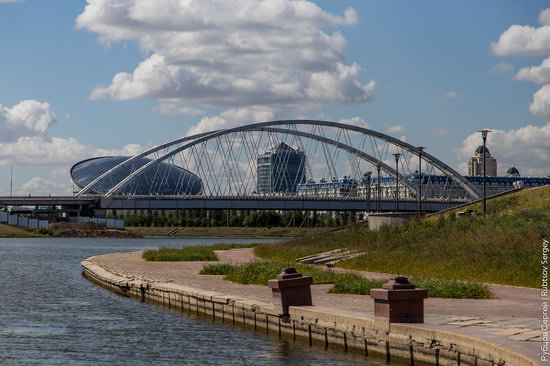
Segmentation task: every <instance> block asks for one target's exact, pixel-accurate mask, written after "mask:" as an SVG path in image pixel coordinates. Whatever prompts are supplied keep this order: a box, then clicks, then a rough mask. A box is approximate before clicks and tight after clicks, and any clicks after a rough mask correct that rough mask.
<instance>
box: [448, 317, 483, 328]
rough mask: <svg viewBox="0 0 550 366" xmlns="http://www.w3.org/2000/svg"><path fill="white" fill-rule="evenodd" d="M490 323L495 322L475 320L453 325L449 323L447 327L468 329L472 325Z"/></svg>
mask: <svg viewBox="0 0 550 366" xmlns="http://www.w3.org/2000/svg"><path fill="white" fill-rule="evenodd" d="M490 323H493V322H492V321H490V320H482V319H474V320H467V321H458V322H451V323H447V325H458V326H461V327H468V326H470V325H479V324H490Z"/></svg>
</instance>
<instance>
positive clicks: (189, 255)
mask: <svg viewBox="0 0 550 366" xmlns="http://www.w3.org/2000/svg"><path fill="white" fill-rule="evenodd" d="M254 246H256V244H215V245H210V246H196V247H183V248H166V247H162V248H158V249H149V250H146V251H144V252H143V259H145V260H146V261H161V262H174V261H185V262H193V261H217V260H218V256H217V255H216V253H214V251H215V250H228V249H236V248H252V247H254Z"/></svg>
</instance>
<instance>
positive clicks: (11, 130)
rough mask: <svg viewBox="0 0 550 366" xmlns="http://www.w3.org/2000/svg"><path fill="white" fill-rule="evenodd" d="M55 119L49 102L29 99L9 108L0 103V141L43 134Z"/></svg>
mask: <svg viewBox="0 0 550 366" xmlns="http://www.w3.org/2000/svg"><path fill="white" fill-rule="evenodd" d="M56 121H57V117H56V115H55V113H54V112H53V111H52V109H51V107H50V104H49V103H45V102H39V101H36V100H32V99H31V100H24V101H22V102H19V103H18V104H16V105H15V106H13V107H11V108H9V107H4V106H2V105H1V104H0V129H1V130H2V134H0V142H1V141H10V140H13V139H14V138H18V137H21V136H43V135H44V134H45V133H46V131H47V130H48V128H49V127H50V126H51V125H52V124H53V123H55V122H56Z"/></svg>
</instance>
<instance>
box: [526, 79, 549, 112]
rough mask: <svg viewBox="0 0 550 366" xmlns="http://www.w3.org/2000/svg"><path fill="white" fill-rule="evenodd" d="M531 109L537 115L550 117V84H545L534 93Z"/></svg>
mask: <svg viewBox="0 0 550 366" xmlns="http://www.w3.org/2000/svg"><path fill="white" fill-rule="evenodd" d="M529 110H530V111H531V113H533V114H535V115H537V116H541V117H550V84H547V85H545V86H543V87H542V88H540V89H539V90H538V91H537V92H536V93H535V95H533V101H532V102H531V105H530V106H529Z"/></svg>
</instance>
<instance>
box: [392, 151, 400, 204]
mask: <svg viewBox="0 0 550 366" xmlns="http://www.w3.org/2000/svg"><path fill="white" fill-rule="evenodd" d="M393 156H394V157H395V211H399V157H400V156H401V154H400V153H395V154H393Z"/></svg>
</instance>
